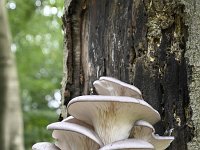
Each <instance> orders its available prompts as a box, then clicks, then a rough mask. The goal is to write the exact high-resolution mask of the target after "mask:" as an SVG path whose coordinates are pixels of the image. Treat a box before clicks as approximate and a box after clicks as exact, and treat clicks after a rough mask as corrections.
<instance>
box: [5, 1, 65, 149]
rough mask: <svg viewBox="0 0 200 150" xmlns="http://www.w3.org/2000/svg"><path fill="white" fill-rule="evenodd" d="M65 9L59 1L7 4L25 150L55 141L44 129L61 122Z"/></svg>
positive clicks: (12, 2) (11, 2) (13, 2)
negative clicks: (21, 111)
mask: <svg viewBox="0 0 200 150" xmlns="http://www.w3.org/2000/svg"><path fill="white" fill-rule="evenodd" d="M63 5H64V4H63V1H56V0H28V1H27V0H7V3H6V7H7V9H8V13H9V21H10V28H11V32H12V36H13V40H12V45H11V50H12V52H13V53H15V55H16V61H17V68H18V75H19V80H20V87H21V92H20V93H21V99H22V108H23V117H24V142H25V149H26V150H30V149H31V146H32V145H33V144H34V143H36V142H37V141H49V140H52V139H51V132H49V131H47V130H46V128H45V126H46V125H48V124H49V123H50V122H53V121H56V120H57V119H58V114H59V112H58V107H59V101H60V99H61V96H60V90H59V89H60V82H61V77H62V63H63V61H62V53H63V40H62V39H63V36H62V31H61V25H60V24H61V19H60V18H61V16H62V7H63ZM56 112H57V113H56ZM36 140H37V141H36Z"/></svg>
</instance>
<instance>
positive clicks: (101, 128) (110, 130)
mask: <svg viewBox="0 0 200 150" xmlns="http://www.w3.org/2000/svg"><path fill="white" fill-rule="evenodd" d="M67 108H68V112H69V114H71V115H72V116H74V117H75V118H77V119H79V120H81V121H83V122H85V123H87V124H89V125H92V126H94V130H95V132H96V133H97V134H98V135H99V137H100V138H101V140H102V142H103V144H108V143H112V142H114V141H119V140H123V139H126V138H128V136H129V134H130V131H131V128H132V127H133V124H134V123H135V121H137V120H146V121H148V122H150V123H152V124H154V123H156V122H158V121H159V120H160V115H159V113H158V112H157V111H156V110H155V109H153V108H152V107H151V106H150V105H149V104H148V103H146V102H145V101H144V100H139V99H135V98H131V97H125V96H99V95H86V96H79V97H76V98H74V99H72V100H71V101H70V102H69V104H68V106H67Z"/></svg>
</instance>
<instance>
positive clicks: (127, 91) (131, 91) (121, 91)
mask: <svg viewBox="0 0 200 150" xmlns="http://www.w3.org/2000/svg"><path fill="white" fill-rule="evenodd" d="M93 84H94V87H95V89H96V91H97V93H98V94H99V95H111V96H130V97H134V98H139V99H141V98H142V94H141V91H140V90H139V89H138V88H137V87H135V86H133V85H130V84H127V83H125V82H122V81H120V80H117V79H115V78H112V77H100V79H99V80H97V81H95V82H94V83H93Z"/></svg>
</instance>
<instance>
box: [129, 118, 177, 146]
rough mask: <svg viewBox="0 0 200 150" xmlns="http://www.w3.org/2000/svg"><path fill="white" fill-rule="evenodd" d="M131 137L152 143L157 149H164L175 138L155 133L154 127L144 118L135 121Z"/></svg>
mask: <svg viewBox="0 0 200 150" xmlns="http://www.w3.org/2000/svg"><path fill="white" fill-rule="evenodd" d="M130 138H135V139H141V140H145V141H148V142H149V143H151V144H152V145H153V146H154V148H155V150H164V149H166V148H167V147H168V146H169V145H170V143H171V142H172V141H173V140H174V137H173V136H159V135H157V134H155V129H154V127H153V126H152V125H151V124H150V123H148V122H146V121H143V120H140V121H137V122H135V125H134V127H133V128H132V130H131V134H130Z"/></svg>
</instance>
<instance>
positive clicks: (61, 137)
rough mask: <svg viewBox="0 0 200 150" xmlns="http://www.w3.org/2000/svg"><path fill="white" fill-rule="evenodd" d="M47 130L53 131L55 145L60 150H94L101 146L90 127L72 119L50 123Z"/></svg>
mask: <svg viewBox="0 0 200 150" xmlns="http://www.w3.org/2000/svg"><path fill="white" fill-rule="evenodd" d="M47 129H48V130H54V131H53V134H52V136H53V138H55V139H56V140H57V141H56V143H55V145H56V146H57V147H59V148H60V149H62V150H69V149H70V150H86V149H87V150H95V149H99V148H100V146H102V145H103V143H102V141H101V140H100V138H99V137H98V135H97V134H96V133H95V132H94V131H93V130H92V127H90V126H89V125H87V124H85V123H84V122H82V121H79V120H77V119H75V118H73V117H69V118H67V119H65V120H64V121H62V122H56V123H52V124H50V125H48V126H47Z"/></svg>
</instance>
